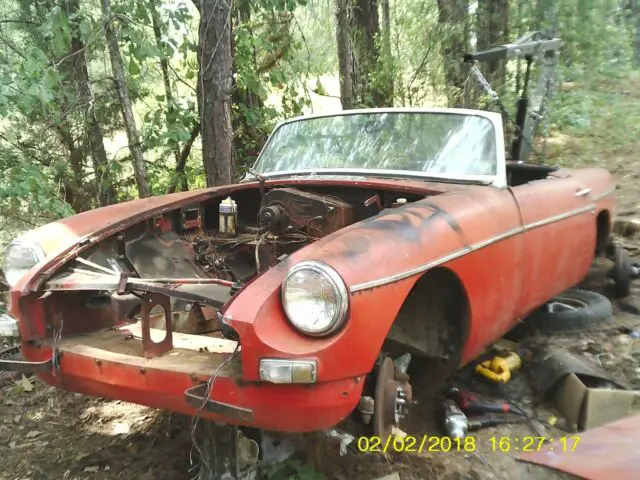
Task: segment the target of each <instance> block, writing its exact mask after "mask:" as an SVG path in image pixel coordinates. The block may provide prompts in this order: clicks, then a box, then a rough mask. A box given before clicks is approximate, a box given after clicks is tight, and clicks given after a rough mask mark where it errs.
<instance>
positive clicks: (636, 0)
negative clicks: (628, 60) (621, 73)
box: [631, 0, 640, 67]
mask: <svg viewBox="0 0 640 480" xmlns="http://www.w3.org/2000/svg"><path fill="white" fill-rule="evenodd" d="M631 15H632V16H633V25H634V27H635V30H634V36H633V58H634V63H635V65H636V67H640V0H631Z"/></svg>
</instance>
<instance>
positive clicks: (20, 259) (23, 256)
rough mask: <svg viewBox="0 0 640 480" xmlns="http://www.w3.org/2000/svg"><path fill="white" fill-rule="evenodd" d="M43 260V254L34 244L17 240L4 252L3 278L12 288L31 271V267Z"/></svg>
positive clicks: (38, 246)
mask: <svg viewBox="0 0 640 480" xmlns="http://www.w3.org/2000/svg"><path fill="white" fill-rule="evenodd" d="M42 260H44V252H43V251H42V248H40V245H38V244H37V243H35V242H30V241H27V240H21V239H17V240H14V241H13V242H11V243H10V244H9V246H8V247H7V249H6V250H5V251H4V276H5V277H6V279H7V282H8V283H9V285H11V286H12V287H13V286H14V285H15V284H16V283H18V281H19V280H20V279H21V278H22V277H23V276H24V274H25V273H27V272H28V271H29V270H31V267H33V266H34V265H36V264H38V263H39V262H41V261H42Z"/></svg>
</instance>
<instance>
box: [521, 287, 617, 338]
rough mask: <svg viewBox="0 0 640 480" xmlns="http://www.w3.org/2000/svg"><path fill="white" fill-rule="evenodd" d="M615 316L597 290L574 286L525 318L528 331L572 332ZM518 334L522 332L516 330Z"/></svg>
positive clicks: (589, 327) (591, 327) (609, 319)
mask: <svg viewBox="0 0 640 480" xmlns="http://www.w3.org/2000/svg"><path fill="white" fill-rule="evenodd" d="M612 320H613V308H612V306H611V302H610V301H609V299H608V298H607V297H605V296H603V295H600V294H599V293H596V292H591V291H588V290H579V289H571V290H567V291H566V292H565V293H562V294H560V295H558V296H557V297H555V298H553V299H551V300H550V301H549V302H547V303H545V304H544V305H543V306H541V307H540V308H539V309H538V310H536V311H534V312H533V313H532V314H531V315H529V316H528V317H526V318H525V319H524V320H523V324H522V325H520V326H518V327H517V328H516V329H514V330H518V329H520V328H521V327H522V329H523V330H526V331H528V332H533V331H537V332H538V333H542V334H545V333H548V334H553V333H571V332H580V331H584V330H589V329H593V328H596V327H599V326H602V325H603V324H606V323H609V322H611V321H612ZM515 333H516V335H517V334H518V333H520V332H515Z"/></svg>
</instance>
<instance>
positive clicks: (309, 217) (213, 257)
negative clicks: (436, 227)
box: [44, 185, 439, 355]
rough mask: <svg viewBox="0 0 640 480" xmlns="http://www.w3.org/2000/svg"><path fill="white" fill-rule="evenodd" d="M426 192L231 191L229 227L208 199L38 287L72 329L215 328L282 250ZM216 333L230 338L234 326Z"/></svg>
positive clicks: (121, 236)
mask: <svg viewBox="0 0 640 480" xmlns="http://www.w3.org/2000/svg"><path fill="white" fill-rule="evenodd" d="M437 193H439V192H433V194H437ZM424 196H425V195H424V194H423V195H417V194H409V193H406V194H405V193H401V194H399V193H397V192H393V191H384V190H373V189H370V188H359V187H335V186H334V187H320V186H307V185H305V186H304V187H303V188H292V187H289V186H283V187H281V188H269V189H264V188H255V187H254V188H249V189H244V190H236V191H234V192H231V193H230V194H229V197H231V199H233V201H234V202H235V204H236V207H237V214H236V215H237V216H236V221H237V223H236V225H235V229H234V230H235V231H234V232H225V231H224V228H223V229H222V230H223V231H222V232H221V228H220V227H221V225H220V221H221V218H222V217H221V214H220V204H221V202H223V201H225V199H226V198H227V195H225V196H222V197H216V198H211V199H209V200H205V201H203V202H201V203H200V204H196V205H190V206H187V207H184V208H179V209H176V210H172V211H169V212H167V213H164V214H163V215H159V216H156V217H153V218H151V219H149V220H146V221H143V222H140V223H138V224H136V225H134V226H132V227H129V228H127V229H125V230H123V231H122V232H120V233H118V234H115V235H112V236H111V237H109V238H107V239H105V240H103V241H101V242H99V243H97V244H96V245H94V246H93V247H90V248H89V249H88V250H86V251H85V252H83V253H82V255H81V257H78V258H76V259H75V260H74V261H72V262H71V263H70V264H68V265H67V266H66V267H64V268H63V269H62V270H61V271H59V272H57V273H56V274H55V275H54V276H53V277H51V278H49V280H48V281H47V282H46V283H45V285H44V289H45V290H49V291H52V292H53V293H54V296H53V298H51V302H53V304H55V307H54V311H62V312H68V314H65V317H66V318H68V319H70V320H69V321H66V322H67V323H66V324H65V326H66V327H67V328H68V329H69V330H68V331H73V332H74V333H82V332H84V331H91V330H95V328H96V327H99V328H109V327H110V326H117V325H119V324H120V325H121V324H129V323H134V322H137V321H140V320H142V324H143V325H147V326H148V327H151V328H152V329H154V328H156V329H160V330H167V331H169V330H172V331H173V332H180V333H191V334H208V333H211V332H215V331H220V330H222V328H221V324H220V323H221V322H219V321H218V319H217V312H218V311H219V309H221V308H222V307H223V306H224V305H225V304H226V303H227V302H228V300H229V299H230V298H231V297H232V296H233V295H234V294H235V293H236V292H237V291H238V290H240V289H241V288H242V287H243V285H245V284H246V283H247V282H249V281H250V280H252V279H253V278H255V277H256V276H257V275H259V274H261V273H263V272H264V271H266V270H268V269H269V268H270V267H272V266H273V265H275V264H276V263H277V262H278V261H279V260H281V259H282V258H284V256H286V255H289V254H291V253H293V252H295V251H296V250H298V249H300V248H303V247H304V246H305V245H309V244H311V243H313V242H314V241H316V240H318V239H320V238H322V237H324V236H326V235H330V234H332V233H334V232H336V231H338V230H340V229H342V228H344V227H346V226H348V225H351V224H353V223H356V222H359V221H361V220H364V219H366V218H369V217H372V216H375V215H376V214H378V213H379V212H380V211H382V210H384V209H387V208H394V207H401V206H402V205H404V204H406V203H410V202H414V201H417V200H420V199H422V198H424ZM123 279H124V283H122V282H123ZM119 282H120V283H119ZM144 299H147V300H144ZM149 299H151V300H149ZM143 300H144V301H143ZM145 302H148V303H149V304H146V303H145ZM145 309H146V311H145ZM163 309H164V313H163V311H162V310H163ZM71 312H73V314H71ZM74 318H93V319H94V320H95V321H94V322H84V321H78V322H77V323H76V321H75V320H71V319H74ZM145 318H146V319H147V320H144V319H145ZM69 322H73V324H70V323H69ZM98 324H99V325H98ZM67 328H65V330H67ZM221 333H222V335H223V336H225V337H227V338H233V332H225V331H222V332H221ZM147 336H148V334H147ZM143 337H144V336H143ZM149 345H152V344H151V343H149ZM145 352H146V353H145V355H146V354H148V353H150V354H153V352H152V351H149V352H147V351H146V350H145Z"/></svg>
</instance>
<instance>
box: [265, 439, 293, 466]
mask: <svg viewBox="0 0 640 480" xmlns="http://www.w3.org/2000/svg"><path fill="white" fill-rule="evenodd" d="M295 452H296V449H295V447H294V446H293V443H291V441H290V440H289V439H287V438H283V439H281V440H276V439H275V438H273V437H272V436H271V435H269V434H267V433H266V432H264V433H263V434H262V463H263V464H264V465H269V464H271V463H279V462H284V461H285V460H287V459H288V458H289V457H291V456H292V455H293V454H294V453H295Z"/></svg>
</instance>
